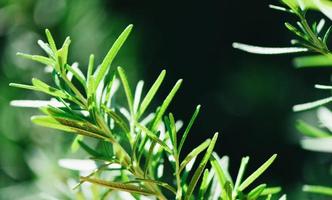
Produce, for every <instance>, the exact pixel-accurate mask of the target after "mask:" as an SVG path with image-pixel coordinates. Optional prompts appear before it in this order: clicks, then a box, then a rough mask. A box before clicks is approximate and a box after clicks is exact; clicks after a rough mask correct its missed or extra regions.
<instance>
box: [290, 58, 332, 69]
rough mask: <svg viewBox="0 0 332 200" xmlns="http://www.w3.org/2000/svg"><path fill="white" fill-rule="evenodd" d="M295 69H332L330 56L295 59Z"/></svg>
mask: <svg viewBox="0 0 332 200" xmlns="http://www.w3.org/2000/svg"><path fill="white" fill-rule="evenodd" d="M293 63H294V65H295V67H296V68H309V67H310V68H311V67H332V57H331V55H314V56H302V57H297V58H295V59H294V61H293Z"/></svg>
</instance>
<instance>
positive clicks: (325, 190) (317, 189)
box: [302, 185, 332, 196]
mask: <svg viewBox="0 0 332 200" xmlns="http://www.w3.org/2000/svg"><path fill="white" fill-rule="evenodd" d="M302 190H303V191H304V192H309V193H315V194H321V195H327V196H332V187H325V186H320V185H304V186H303V188H302Z"/></svg>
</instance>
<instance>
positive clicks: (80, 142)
mask: <svg viewBox="0 0 332 200" xmlns="http://www.w3.org/2000/svg"><path fill="white" fill-rule="evenodd" d="M78 144H79V145H80V146H81V147H82V148H83V149H84V150H85V151H86V152H87V153H88V154H90V155H91V156H93V157H95V158H99V157H101V156H102V154H100V153H99V152H97V151H95V150H94V149H93V148H91V147H89V146H88V145H87V144H85V143H84V142H83V141H80V140H78Z"/></svg>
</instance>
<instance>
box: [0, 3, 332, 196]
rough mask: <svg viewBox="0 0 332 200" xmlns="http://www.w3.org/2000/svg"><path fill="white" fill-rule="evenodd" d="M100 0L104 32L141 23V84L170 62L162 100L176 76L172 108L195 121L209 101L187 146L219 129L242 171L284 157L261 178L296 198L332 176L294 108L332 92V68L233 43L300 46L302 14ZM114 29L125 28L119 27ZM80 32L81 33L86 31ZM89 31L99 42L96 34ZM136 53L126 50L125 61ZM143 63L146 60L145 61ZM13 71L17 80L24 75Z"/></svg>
mask: <svg viewBox="0 0 332 200" xmlns="http://www.w3.org/2000/svg"><path fill="white" fill-rule="evenodd" d="M74 2H75V1H74ZM99 2H101V3H100V6H101V8H102V9H103V11H105V13H107V14H105V16H104V17H105V18H103V19H104V20H105V21H107V24H104V25H103V26H102V27H103V28H104V29H107V28H108V27H110V26H117V27H116V28H115V29H116V30H121V29H123V28H124V27H125V26H126V25H127V24H129V23H132V24H134V26H135V28H134V31H133V33H132V35H131V38H130V39H129V41H128V43H129V46H128V48H131V49H134V50H133V52H134V53H130V58H129V59H130V60H135V61H134V62H128V64H129V65H130V66H128V68H129V70H128V71H131V70H133V72H132V73H133V74H136V75H137V77H135V79H134V80H133V81H132V83H135V82H136V81H137V80H138V79H139V78H140V79H143V80H145V81H146V85H151V84H152V83H153V81H154V79H155V78H156V77H157V76H158V74H159V72H160V71H161V70H162V69H166V70H167V76H166V81H165V84H164V86H163V88H162V93H160V94H158V98H159V102H161V101H162V100H163V98H164V97H165V96H166V95H167V92H168V91H169V90H170V89H171V87H172V85H173V84H174V83H175V82H176V80H177V79H180V78H183V79H184V84H183V87H182V89H181V92H179V93H178V95H177V96H176V99H175V101H173V103H172V106H171V108H170V110H169V111H171V112H172V113H174V114H175V116H177V118H178V119H183V120H184V122H187V121H188V120H189V118H190V116H191V114H192V113H193V111H194V108H195V107H196V105H198V104H201V105H202V110H201V114H200V116H199V118H198V121H197V123H196V125H195V126H194V128H193V130H192V132H191V137H190V139H189V140H188V142H187V144H186V147H188V148H187V149H186V150H187V151H188V150H189V149H192V148H193V147H194V146H197V145H198V144H199V143H200V142H201V141H203V140H204V139H205V138H207V137H211V136H212V134H213V133H214V132H216V131H218V132H220V133H221V137H220V139H219V141H218V145H217V147H216V151H218V153H219V154H221V155H229V156H230V160H231V166H230V169H231V173H232V175H233V176H235V175H236V172H237V170H238V166H239V163H240V160H241V157H242V156H246V155H249V156H250V157H251V160H250V165H249V171H253V170H254V169H256V168H257V167H258V166H259V165H260V164H261V163H263V162H264V161H265V160H266V159H267V158H268V157H269V156H271V155H272V154H273V153H277V154H278V159H277V161H276V162H275V163H274V164H273V167H272V168H271V169H269V171H268V172H267V173H266V174H265V175H264V176H263V177H262V179H260V180H261V181H262V180H264V181H265V180H267V182H269V183H272V184H280V185H282V186H283V187H284V189H285V191H286V192H288V193H289V194H290V195H292V194H293V193H294V195H295V194H297V193H298V192H300V189H299V186H300V185H301V184H303V183H305V182H306V183H307V182H310V183H313V184H314V183H331V181H330V179H329V178H328V176H327V174H328V173H327V172H328V167H325V166H326V165H322V164H326V163H329V158H330V157H329V156H328V155H325V154H317V153H310V152H307V151H305V150H302V149H301V148H300V146H299V144H298V140H299V138H300V135H299V133H297V131H296V130H295V128H294V124H295V120H296V119H297V118H299V117H302V115H305V114H298V115H295V114H294V113H293V112H292V106H293V105H294V104H297V103H303V102H307V101H311V100H315V99H318V98H321V97H322V96H327V95H328V94H326V93H323V92H319V91H317V90H315V89H314V88H313V85H314V84H315V83H322V84H328V83H329V81H330V80H329V79H330V76H329V74H330V72H331V70H328V69H324V70H321V69H320V70H317V69H315V70H311V69H310V70H309V69H307V70H296V69H294V67H293V66H292V58H293V56H289V55H286V56H285V55H283V56H261V55H252V54H247V53H244V52H241V51H238V50H235V49H233V48H232V42H235V41H238V42H244V43H249V44H256V45H260V46H289V45H290V44H289V41H290V39H292V37H293V35H292V34H290V33H289V32H288V31H287V30H286V29H285V28H284V25H283V23H284V22H285V21H291V22H294V19H293V18H292V16H288V15H287V14H285V13H282V12H279V11H275V10H272V9H269V8H268V4H270V3H273V4H278V2H277V1H259V0H255V1H234V0H219V1H212V0H210V1H189V0H182V1H172V0H169V1H152V0H150V1H134V0H112V1H99ZM81 3H82V2H81ZM309 14H310V13H309ZM66 15H68V14H66ZM66 15H65V16H66ZM312 15H313V17H317V16H316V15H315V14H312ZM114 16H116V17H114ZM118 19H121V20H118ZM112 20H117V21H116V22H114V21H113V22H112ZM110 21H111V22H110ZM62 25H63V23H59V24H57V25H54V26H53V27H51V28H53V30H55V32H56V36H57V37H58V38H63V35H67V34H69V35H71V34H70V33H71V32H74V31H73V30H71V29H70V26H69V27H66V29H65V30H63V29H61V28H62ZM87 26H88V25H87ZM44 28H45V27H43V26H41V25H40V26H37V27H36V31H37V33H39V34H40V33H42V32H43V29H44ZM97 28H98V26H97ZM51 30H52V29H51ZM64 31H66V32H68V33H66V32H64ZM92 33H93V31H92ZM112 33H113V34H115V35H116V34H118V33H119V31H115V32H112ZM74 34H76V35H75V37H76V38H78V37H80V32H74ZM85 37H86V38H87V39H88V40H93V39H94V37H95V36H94V35H93V34H92V35H91V34H90V35H86V36H85ZM77 40H78V39H77ZM0 41H1V44H4V43H6V42H7V36H6V35H3V36H2V37H1V40H0ZM110 41H112V40H111V39H110ZM101 44H102V43H101ZM104 44H110V43H106V42H105V43H104ZM100 46H101V45H100ZM97 48H98V47H96V49H97ZM107 48H108V46H107V45H104V46H103V47H102V49H98V51H101V52H102V55H103V54H104V52H106V49H107ZM125 48H126V47H125ZM85 50H86V51H92V50H93V48H92V50H90V49H85ZM96 51H97V50H96ZM126 52H127V51H124V52H122V53H121V55H120V57H121V59H122V60H125V61H126V59H127V57H126V56H127V55H128V54H127V55H126ZM130 52H131V51H130ZM74 57H75V55H74ZM76 57H78V56H76ZM82 57H83V56H82ZM133 57H134V58H133ZM85 58H87V56H85ZM84 62H85V61H84ZM134 64H137V65H138V66H139V67H137V68H135V66H133V65H134ZM3 77H4V79H6V81H13V80H12V79H13V77H14V76H12V77H10V76H9V77H8V76H7V75H3ZM6 77H7V78H6ZM28 78H29V76H28ZM7 79H8V80H7ZM6 81H3V82H5V83H6ZM4 87H5V86H4ZM12 96H14V95H12ZM21 96H22V97H23V98H24V95H21ZM8 99H10V98H8ZM4 103H5V101H4ZM23 149H24V148H23ZM317 171H321V173H317ZM323 171H324V173H323ZM325 172H326V174H325ZM27 177H29V176H27ZM27 179H28V178H27ZM290 199H293V198H290Z"/></svg>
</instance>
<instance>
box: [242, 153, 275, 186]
mask: <svg viewBox="0 0 332 200" xmlns="http://www.w3.org/2000/svg"><path fill="white" fill-rule="evenodd" d="M276 157H277V154H274V155H273V156H271V157H270V158H269V159H268V160H267V161H266V162H265V163H264V164H263V165H262V166H260V167H259V168H258V169H257V170H256V171H254V173H252V174H251V175H250V176H249V177H248V178H247V179H246V180H244V181H243V182H242V183H241V185H240V186H239V191H243V190H244V189H246V188H247V187H248V186H249V185H250V184H251V183H252V182H254V181H255V180H256V179H257V178H258V177H259V176H260V175H262V174H263V172H264V171H265V170H266V169H267V168H268V167H269V166H270V165H271V164H272V163H273V161H274V160H275V159H276Z"/></svg>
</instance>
